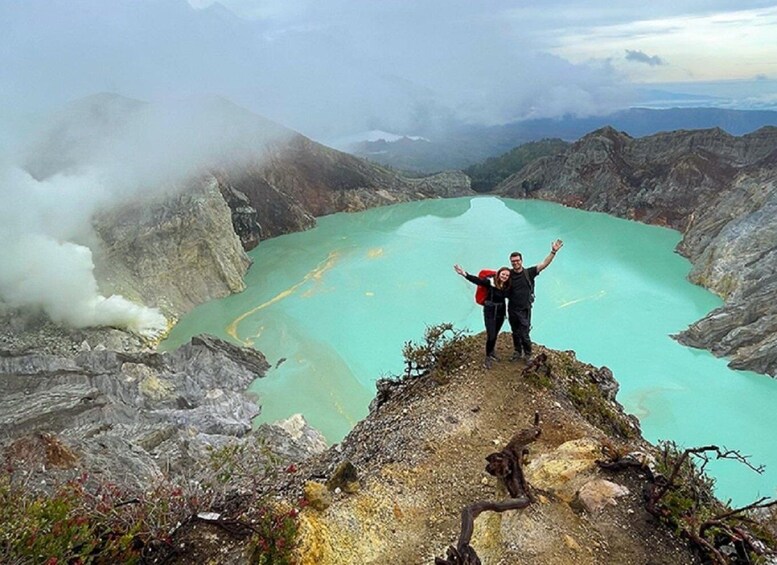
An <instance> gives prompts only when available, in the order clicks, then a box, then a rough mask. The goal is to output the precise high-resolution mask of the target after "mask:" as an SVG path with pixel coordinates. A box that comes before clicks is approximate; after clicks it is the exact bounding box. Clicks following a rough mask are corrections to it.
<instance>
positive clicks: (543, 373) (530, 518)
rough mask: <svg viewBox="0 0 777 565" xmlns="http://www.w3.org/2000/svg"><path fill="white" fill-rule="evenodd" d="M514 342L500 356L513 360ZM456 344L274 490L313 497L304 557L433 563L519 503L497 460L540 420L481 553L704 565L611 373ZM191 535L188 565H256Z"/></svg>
mask: <svg viewBox="0 0 777 565" xmlns="http://www.w3.org/2000/svg"><path fill="white" fill-rule="evenodd" d="M502 345H503V346H504V347H499V348H498V349H497V353H498V354H499V356H500V357H501V358H502V359H507V358H508V356H509V353H510V351H509V348H508V347H507V344H506V343H505V344H502ZM457 348H458V354H459V357H458V358H457V362H456V363H455V366H454V368H453V369H452V370H449V371H440V370H438V369H434V370H433V371H432V372H431V373H429V374H427V375H425V376H420V377H415V378H409V379H405V380H396V381H392V380H388V381H382V382H381V383H379V393H378V396H377V397H376V399H375V400H374V401H373V403H372V406H371V408H370V413H369V415H368V416H367V417H366V418H365V419H364V420H363V421H361V422H360V423H359V424H357V426H356V427H355V428H354V430H353V431H352V432H351V433H350V434H349V435H348V436H347V437H346V438H345V439H344V440H343V441H342V442H341V443H339V444H337V445H335V446H333V447H331V448H330V449H329V450H327V451H326V452H324V453H322V454H320V455H316V456H313V457H311V458H308V459H307V460H304V461H301V462H299V463H298V464H297V465H295V466H294V469H293V472H292V473H291V474H285V475H283V477H281V480H279V481H278V482H277V483H276V484H275V491H274V492H275V493H276V494H278V495H281V496H283V497H285V498H286V499H287V500H291V501H295V500H297V499H298V497H300V496H302V497H304V499H305V500H306V501H307V504H306V505H305V506H304V508H303V510H302V511H301V513H300V515H299V527H298V532H299V533H298V538H297V542H298V545H297V548H296V551H295V560H296V562H298V563H300V564H310V565H312V564H316V565H328V564H332V565H334V564H337V565H350V564H354V565H355V564H363V563H434V562H435V558H441V556H443V555H445V554H446V548H448V547H449V546H451V545H456V540H457V538H459V535H460V533H461V527H462V522H461V519H462V511H463V510H464V509H465V508H466V507H469V506H471V505H472V504H473V503H477V502H483V501H490V502H504V501H505V500H507V499H508V498H509V495H508V493H507V492H506V491H505V489H504V487H503V485H502V484H501V483H500V481H499V480H497V479H496V478H495V477H494V476H492V475H491V474H489V473H488V472H486V463H487V461H486V458H487V456H489V454H490V453H493V452H496V451H499V450H504V449H507V448H508V447H509V442H510V441H511V437H513V436H514V434H516V432H517V431H519V430H520V429H522V428H527V427H530V426H532V423H533V422H534V421H535V416H536V414H539V426H538V429H539V433H538V437H536V436H533V437H536V441H534V442H533V443H531V444H530V445H529V446H528V452H527V454H526V455H524V456H522V458H523V459H524V460H523V463H522V465H523V469H524V472H525V477H526V480H527V482H528V491H529V495H530V496H529V498H530V500H529V503H528V504H527V505H526V507H525V508H523V509H521V510H510V511H506V512H485V513H483V514H481V515H480V516H479V517H478V518H477V519H476V520H475V521H474V528H473V530H472V532H471V534H472V535H471V539H470V542H471V548H472V549H474V551H475V552H476V553H477V555H478V557H479V559H481V560H482V563H511V564H523V563H526V564H529V563H531V564H533V565H536V564H548V565H551V564H552V565H564V564H575V565H580V564H604V563H619V564H634V565H637V564H639V565H642V564H644V563H654V564H662V563H663V564H667V565H669V564H672V565H677V564H694V563H702V562H703V558H702V557H701V556H700V555H699V554H697V552H696V550H695V549H694V548H693V547H692V546H691V544H690V543H689V542H688V540H687V539H685V538H683V537H682V536H679V535H677V534H676V533H675V530H674V529H673V527H672V526H670V525H669V522H666V521H663V520H662V519H659V518H657V517H656V516H655V515H654V514H652V513H650V512H648V511H647V510H646V502H645V501H646V494H645V493H648V492H650V485H651V484H652V483H651V481H652V480H653V477H655V476H657V475H655V474H654V473H656V474H657V473H660V469H659V468H658V467H657V466H656V465H655V459H653V456H654V455H657V454H658V451H657V450H656V449H655V448H654V447H653V446H651V445H649V444H648V443H646V442H645V441H644V440H643V439H642V437H641V435H640V432H639V427H638V425H637V423H636V421H635V419H634V418H632V417H629V416H628V415H626V414H624V413H623V411H622V409H621V407H620V405H619V404H618V403H617V402H616V401H615V394H616V392H617V389H618V385H617V383H616V382H615V380H614V378H613V375H612V373H611V372H610V371H609V370H608V369H607V368H605V367H602V368H597V367H594V366H591V365H587V364H585V363H581V362H579V361H578V360H577V359H576V358H575V355H574V353H573V352H570V351H566V352H560V351H552V350H548V349H545V348H542V347H538V350H537V353H538V355H537V357H536V359H535V361H534V362H533V363H530V364H528V365H527V364H526V363H524V362H523V361H521V362H510V361H501V362H497V363H496V364H495V365H494V367H493V368H492V369H490V370H485V369H484V368H483V367H482V336H475V337H470V338H465V339H464V340H462V341H461V342H460V343H459V344H458V345H457ZM615 452H617V453H621V454H624V453H628V454H631V455H629V456H627V457H626V458H628V457H631V458H632V461H634V460H637V459H639V461H641V463H640V464H638V465H631V466H629V465H625V466H624V468H623V470H621V471H615V470H607V469H606V468H605V466H603V465H602V464H600V463H601V462H603V461H604V460H608V459H609V458H610V456H611V455H612V453H615ZM608 454H609V455H608ZM637 454H638V455H637ZM732 464H733V463H732ZM679 491H680V489H678V491H677V492H679ZM514 500H515V499H514ZM720 508H723V507H722V506H721V507H720ZM686 510H688V508H687V507H686ZM691 512H692V511H691ZM721 512H723V510H721ZM689 516H690V514H689ZM677 531H680V529H678V530H677ZM180 535H181V537H182V539H185V540H186V542H187V544H188V545H187V549H186V550H185V551H183V552H182V553H181V554H180V555H179V556H178V557H177V559H176V560H175V562H176V563H187V562H191V561H192V560H193V559H195V558H204V557H206V555H205V554H203V553H202V551H201V550H200V549H198V548H199V547H201V545H200V544H201V543H202V540H211V541H210V542H209V544H210V545H209V547H210V548H211V549H210V551H212V548H213V547H220V548H228V549H225V550H224V551H226V553H225V554H224V559H226V560H229V561H230V562H234V563H245V562H247V560H246V559H245V558H244V557H242V556H244V555H245V551H244V550H242V549H241V545H240V543H237V544H236V542H235V540H234V539H233V538H232V537H231V536H229V535H227V534H226V533H225V532H224V531H223V530H221V529H219V528H216V527H209V526H208V527H206V526H203V525H202V524H199V525H196V524H195V525H192V526H190V527H187V528H184V529H183V530H182V531H181V532H180ZM214 538H215V539H219V540H220V541H219V542H218V543H216V544H215V545H214V544H213V542H212V540H213V539H214ZM480 562H481V561H474V560H470V561H461V562H460V563H480ZM457 563H459V562H457Z"/></svg>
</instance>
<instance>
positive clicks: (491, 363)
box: [483, 355, 494, 369]
mask: <svg viewBox="0 0 777 565" xmlns="http://www.w3.org/2000/svg"><path fill="white" fill-rule="evenodd" d="M483 366H484V367H485V368H486V369H490V368H491V367H493V366H494V360H493V359H492V358H491V356H490V355H486V360H485V361H484V362H483Z"/></svg>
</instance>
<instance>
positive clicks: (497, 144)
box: [350, 108, 777, 172]
mask: <svg viewBox="0 0 777 565" xmlns="http://www.w3.org/2000/svg"><path fill="white" fill-rule="evenodd" d="M608 125H609V126H612V127H613V128H615V129H617V130H620V131H625V132H626V133H628V134H629V135H631V136H632V137H643V136H646V135H652V134H655V133H658V132H662V131H674V130H680V129H706V128H714V127H719V128H721V129H723V130H725V131H726V132H728V133H730V134H731V135H744V134H746V133H750V132H752V131H755V130H756V129H758V128H760V127H762V126H767V125H773V126H777V111H772V110H727V109H720V108H669V109H661V110H654V109H647V108H630V109H628V110H621V111H619V112H614V113H612V114H608V115H605V116H590V117H585V118H578V117H575V116H565V117H563V118H559V119H555V118H540V119H533V120H525V121H521V122H514V123H511V124H505V125H501V126H477V125H470V126H458V127H452V128H450V129H448V130H445V131H441V132H417V133H418V134H419V135H423V136H424V137H425V138H426V140H424V141H412V140H410V139H402V140H399V141H396V142H386V141H375V142H363V143H360V144H356V145H354V146H353V147H351V149H350V151H351V152H352V153H353V154H354V155H358V156H360V157H364V158H366V159H370V160H372V161H375V162H376V163H381V164H384V165H389V166H392V167H396V168H398V169H407V170H412V171H418V172H432V171H438V170H443V169H464V168H467V167H470V166H472V165H475V164H477V163H480V162H481V161H483V160H485V159H487V158H489V157H496V156H498V155H501V154H503V153H506V152H507V151H510V150H511V149H513V148H514V147H516V146H518V145H521V144H523V143H528V142H530V141H538V140H541V139H548V138H558V139H562V140H564V141H575V140H577V139H579V138H580V137H582V136H584V135H586V134H587V133H589V132H591V131H594V130H596V129H599V128H601V127H604V126H608Z"/></svg>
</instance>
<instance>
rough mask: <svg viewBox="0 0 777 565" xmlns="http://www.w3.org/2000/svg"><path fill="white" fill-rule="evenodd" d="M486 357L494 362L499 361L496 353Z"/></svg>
mask: <svg viewBox="0 0 777 565" xmlns="http://www.w3.org/2000/svg"><path fill="white" fill-rule="evenodd" d="M488 356H489V357H491V359H492V360H494V361H499V357H497V356H496V353H489V354H488Z"/></svg>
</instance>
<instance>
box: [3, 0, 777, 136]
mask: <svg viewBox="0 0 777 565" xmlns="http://www.w3.org/2000/svg"><path fill="white" fill-rule="evenodd" d="M0 26H2V28H3V29H2V32H3V33H2V34H0V55H2V59H3V60H4V61H6V64H3V65H0V103H2V109H0V120H5V121H6V122H8V123H13V122H14V121H15V122H17V123H18V122H23V121H24V117H25V116H28V115H32V114H36V113H40V112H43V111H46V110H48V109H50V108H52V107H56V106H57V105H61V104H62V103H64V102H67V101H68V100H72V99H75V98H78V97H81V96H86V95H89V94H92V93H95V92H102V91H110V92H117V93H119V94H122V95H124V96H129V97H135V98H139V99H143V100H160V99H167V100H169V99H174V98H176V97H186V96H196V95H201V94H217V95H221V96H224V97H226V98H228V99H230V100H232V101H234V102H236V103H238V104H240V105H242V106H244V107H247V108H249V109H251V110H253V111H255V112H258V113H262V114H264V115H266V116H268V117H270V118H272V119H275V120H277V121H280V122H282V123H284V124H285V125H288V126H290V127H292V128H295V129H297V130H300V131H302V132H303V133H306V134H308V135H311V136H313V137H315V138H317V139H319V140H323V141H331V140H332V139H336V138H338V137H339V136H344V135H348V134H351V133H354V132H358V131H362V130H368V129H376V128H380V129H388V130H393V131H398V132H400V133H408V134H412V133H415V132H414V130H417V131H420V130H428V129H429V128H433V127H435V126H436V125H439V124H444V123H447V122H449V121H451V120H456V121H469V122H477V123H490V124H497V123H504V122H508V121H514V120H520V119H524V118H530V117H548V116H558V115H562V114H565V113H572V114H578V115H590V114H602V113H608V112H610V111H612V110H615V109H619V108H622V107H626V106H629V105H640V104H649V103H653V104H654V105H655V104H656V103H660V101H659V100H658V99H661V98H662V95H663V94H664V91H665V92H670V93H675V94H677V93H679V94H693V95H696V96H708V97H710V98H709V103H710V104H715V105H718V106H729V107H741V108H747V107H752V108H755V107H762V108H773V107H777V80H776V79H777V2H763V1H752V0H739V1H736V2H735V1H723V0H695V1H683V0H674V1H668V0H654V1H653V2H612V1H611V0H608V1H606V2H605V1H600V0H588V1H585V2H582V1H577V2H575V1H571V0H546V1H544V2H542V3H536V2H534V3H529V2H519V1H517V0H510V1H508V0H481V1H475V2H473V1H472V0H416V1H409V0H408V1H406V0H359V1H356V0H222V2H221V3H220V4H219V3H214V2H212V0H188V2H187V1H186V0H24V1H22V0H0ZM648 87H649V93H648V94H646V92H647V89H648ZM659 91H662V92H659ZM651 97H652V98H654V99H651ZM713 97H714V98H713ZM656 98H657V99H656ZM669 99H670V100H677V99H678V98H677V96H676V95H673V96H670V97H669Z"/></svg>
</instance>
